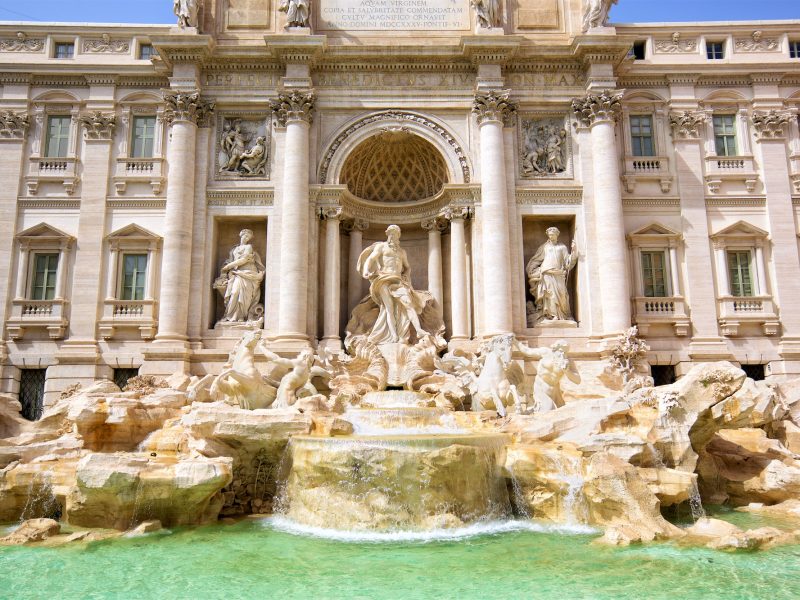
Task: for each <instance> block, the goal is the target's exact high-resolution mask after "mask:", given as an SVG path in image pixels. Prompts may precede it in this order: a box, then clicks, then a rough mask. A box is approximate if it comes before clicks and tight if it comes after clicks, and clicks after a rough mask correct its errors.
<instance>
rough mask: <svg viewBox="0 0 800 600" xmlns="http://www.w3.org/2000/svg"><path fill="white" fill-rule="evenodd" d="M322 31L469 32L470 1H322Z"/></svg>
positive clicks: (320, 25) (320, 12) (320, 10)
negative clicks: (466, 30)
mask: <svg viewBox="0 0 800 600" xmlns="http://www.w3.org/2000/svg"><path fill="white" fill-rule="evenodd" d="M318 28H319V29H323V30H350V31H369V30H381V31H384V30H401V31H404V30H414V31H453V30H465V29H469V6H468V2H467V0H320V2H319V17H318Z"/></svg>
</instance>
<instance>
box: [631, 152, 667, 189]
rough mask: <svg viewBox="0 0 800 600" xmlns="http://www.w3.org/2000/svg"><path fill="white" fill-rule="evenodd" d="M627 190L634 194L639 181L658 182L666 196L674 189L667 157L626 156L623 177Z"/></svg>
mask: <svg viewBox="0 0 800 600" xmlns="http://www.w3.org/2000/svg"><path fill="white" fill-rule="evenodd" d="M622 179H623V181H624V183H625V190H626V191H627V192H628V193H629V194H632V193H634V192H635V191H636V183H637V182H639V181H656V182H658V184H659V185H660V186H661V191H662V192H664V193H665V194H667V193H669V191H670V190H671V189H672V182H673V179H674V178H673V176H672V173H671V172H670V167H669V158H668V157H666V156H626V157H625V170H624V173H623V176H622Z"/></svg>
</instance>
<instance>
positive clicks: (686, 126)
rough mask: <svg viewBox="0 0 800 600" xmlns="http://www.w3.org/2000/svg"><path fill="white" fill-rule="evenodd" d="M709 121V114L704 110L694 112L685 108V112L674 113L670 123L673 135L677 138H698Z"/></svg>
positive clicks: (671, 115) (670, 117)
mask: <svg viewBox="0 0 800 600" xmlns="http://www.w3.org/2000/svg"><path fill="white" fill-rule="evenodd" d="M707 122H708V115H707V114H706V113H704V112H701V111H697V112H693V111H690V110H685V111H683V112H677V113H672V114H670V116H669V125H670V127H672V135H673V136H674V138H675V139H684V140H697V139H700V136H701V135H702V133H703V127H705V124H706V123H707Z"/></svg>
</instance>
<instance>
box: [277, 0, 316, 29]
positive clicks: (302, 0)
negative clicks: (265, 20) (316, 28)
mask: <svg viewBox="0 0 800 600" xmlns="http://www.w3.org/2000/svg"><path fill="white" fill-rule="evenodd" d="M278 10H279V11H281V12H284V13H286V27H308V26H309V25H308V19H309V18H310V17H311V0H281V4H280V6H279V7H278Z"/></svg>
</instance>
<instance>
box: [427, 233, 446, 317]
mask: <svg viewBox="0 0 800 600" xmlns="http://www.w3.org/2000/svg"><path fill="white" fill-rule="evenodd" d="M445 226H446V223H443V222H442V221H441V220H439V219H438V218H435V219H427V220H425V221H423V222H422V228H423V229H424V230H426V231H427V232H428V291H429V292H430V293H431V295H432V296H433V297H434V298H436V302H438V303H439V308H440V309H442V310H444V284H443V282H442V277H443V276H442V231H443V230H444V228H445Z"/></svg>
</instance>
